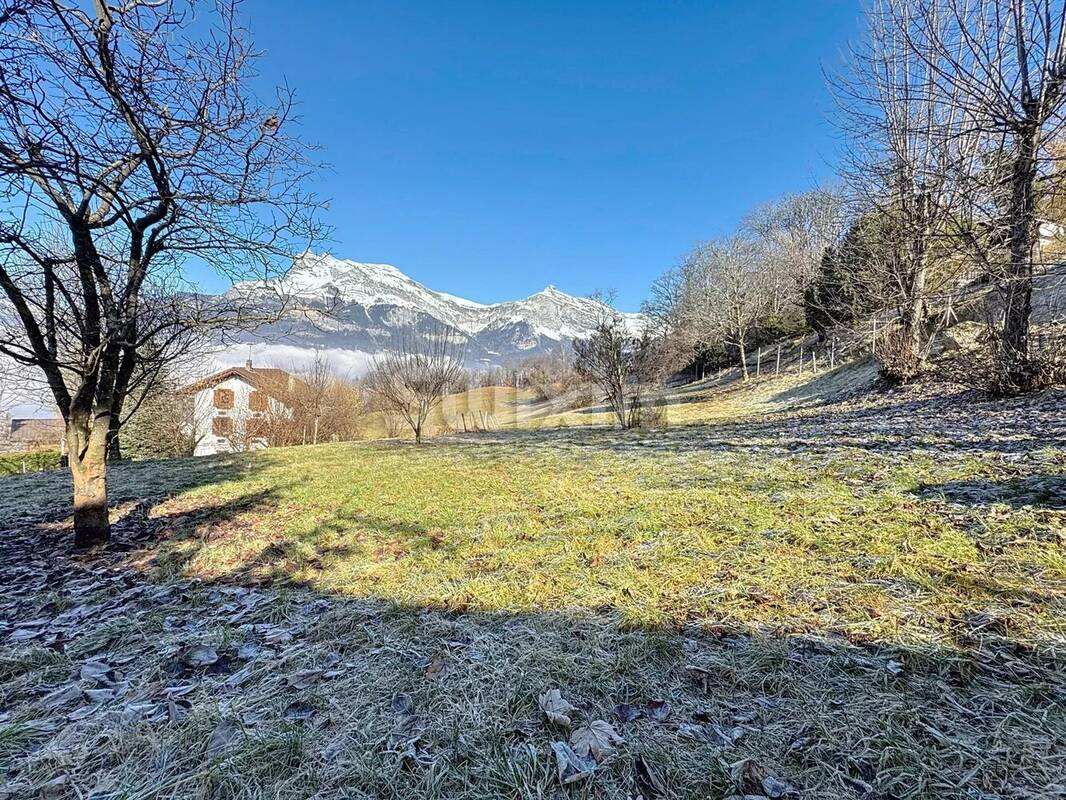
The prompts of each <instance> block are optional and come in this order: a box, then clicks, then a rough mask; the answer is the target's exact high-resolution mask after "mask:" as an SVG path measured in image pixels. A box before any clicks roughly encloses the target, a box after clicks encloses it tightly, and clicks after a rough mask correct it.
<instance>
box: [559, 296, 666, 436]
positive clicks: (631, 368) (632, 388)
mask: <svg viewBox="0 0 1066 800" xmlns="http://www.w3.org/2000/svg"><path fill="white" fill-rule="evenodd" d="M595 299H597V300H600V302H601V303H602V304H603V305H602V308H603V313H602V315H601V317H600V320H599V322H598V323H597V324H596V327H595V328H594V329H593V331H592V335H591V336H589V337H587V338H585V339H575V340H574V343H573V347H574V370H575V371H576V372H577V373H578V374H579V375H580V376H582V377H583V378H585V379H586V380H588V381H590V382H591V383H592V384H594V385H595V386H596V387H597V388H598V389H599V390H600V391H601V392H603V395H604V398H605V399H606V401H607V405H608V407H609V408H610V409H611V413H612V414H613V415H614V418H615V420H616V421H617V422H618V425H619V427H621V428H623V429H628V428H634V427H636V426H638V425H640V424H641V413H642V409H643V406H644V394H645V391H646V389H647V385H648V383H649V382H650V381H649V378H650V377H651V376H650V374H649V370H650V367H651V349H652V346H651V342H652V339H651V336H650V334H649V333H648V332H647V331H645V332H644V333H643V335H637V333H636V332H634V331H633V330H631V329H630V327H629V325H628V324H627V323H626V320H625V318H624V317H623V316H622V315H621V314H619V313H618V312H617V311H615V310H614V308H613V307H612V306H613V303H612V301H613V297H612V296H611V295H608V294H603V293H599V294H597V295H596V296H595Z"/></svg>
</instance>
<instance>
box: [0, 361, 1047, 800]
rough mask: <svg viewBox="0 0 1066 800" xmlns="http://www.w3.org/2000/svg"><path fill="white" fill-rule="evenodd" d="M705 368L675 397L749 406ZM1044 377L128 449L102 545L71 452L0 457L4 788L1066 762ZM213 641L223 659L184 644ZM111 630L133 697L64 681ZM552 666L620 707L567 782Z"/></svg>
mask: <svg viewBox="0 0 1066 800" xmlns="http://www.w3.org/2000/svg"><path fill="white" fill-rule="evenodd" d="M826 379H827V378H826V377H825V376H823V377H822V378H821V379H820V380H826ZM829 380H831V381H840V380H844V378H842V377H841V376H836V377H831V378H829ZM834 387H836V388H839V387H838V386H837V384H836V383H834ZM825 390H826V387H825V385H824V384H822V385H821V388H820V387H819V385H811V384H810V382H802V381H801V382H799V383H798V384H797V385H795V386H792V385H789V386H782V385H780V384H779V385H777V386H767V385H765V384H762V383H759V382H753V383H752V384H751V385H750V386H749V387H746V388H744V389H743V390H741V391H742V393H746V396H745V397H734V398H730V399H728V400H727V401H726V402H728V403H733V402H737V403H741V402H742V401H743V402H744V403H746V404H747V405H746V406H745V407H746V408H751V407H752V406H751V402H750V401H752V400H753V399H754V398H758V397H762V398H764V399H763V400H761V401H759V402H760V403H763V404H764V405H759V406H758V407H760V408H770V407H774V406H775V405H777V404H781V403H784V402H786V401H796V400H797V399H798V400H799V401H800V402H808V401H809V400H811V399H812V398H816V397H817V396H818V394H819V392H821V391H825ZM702 391H704V389H701V388H699V387H697V388H696V390H695V393H694V394H693V395H692V396H693V397H695V398H696V401H695V402H693V403H680V404H678V405H677V406H676V407H677V408H684V409H685V413H686V414H694V415H695V414H699V413H710V414H716V413H719V412H721V413H722V415H723V417H728V416H729V414H728V413H727V412H726V411H724V410H723V408H722V406H721V402H722V400H721V398H720V397H719V398H717V399H716V398H714V397H710V396H702V395H701V394H699V392H702ZM709 391H714V390H709ZM1040 402H1041V403H1043V405H1040V406H1039V407H1038V406H1034V405H1030V406H1025V405H991V404H986V405H980V404H974V405H972V406H967V407H964V408H961V409H960V410H958V411H955V412H952V411H951V410H950V408H948V407H944V408H936V409H933V410H930V409H926V410H925V411H924V412H923V411H922V410H921V409H920V408H919V409H917V410H915V409H913V408H911V407H910V406H908V405H907V404H906V403H901V402H899V401H896V400H893V399H892V398H888V399H887V400H883V401H881V405H880V406H879V405H877V403H875V402H871V404H870V405H869V407H864V408H863V409H862V413H858V412H857V411H856V410H855V409H851V408H841V409H836V410H832V409H824V408H823V409H809V410H808V411H805V412H803V413H795V414H783V415H776V416H771V417H766V418H761V417H755V418H750V417H747V418H745V419H741V420H728V419H725V418H723V419H721V420H720V421H719V422H717V423H716V424H714V425H710V426H701V425H695V426H690V427H676V426H675V427H672V428H670V429H668V430H665V431H656V432H651V433H648V432H644V433H633V434H619V433H614V432H610V431H607V430H604V429H598V430H597V429H589V428H581V429H570V430H554V431H541V432H536V431H534V432H530V431H511V432H507V431H501V432H498V433H490V434H486V435H482V436H477V437H459V438H455V439H445V440H438V441H436V442H434V443H432V444H430V445H427V446H424V447H422V448H416V447H414V446H413V445H410V444H407V443H392V444H367V443H362V444H353V445H335V446H320V447H315V448H294V449H292V450H287V451H282V450H276V451H264V452H259V453H255V454H250V455H246V456H240V457H227V458H215V459H200V460H195V461H182V462H166V463H155V464H132V465H122V466H121V467H119V468H117V469H116V470H115V473H116V480H115V486H116V489H117V491H116V495H117V499H118V500H119V502H120V505H121V506H122V507H121V508H120V509H119V510H117V511H116V516H121V515H122V514H123V513H125V512H127V511H129V509H130V506H131V505H132V504H133V503H134V502H138V503H139V506H138V508H136V509H134V510H132V511H130V512H129V513H128V514H127V515H126V516H125V518H124V519H123V521H122V522H120V523H119V528H118V530H119V534H120V543H119V544H120V547H118V548H116V549H115V550H114V551H112V552H110V553H106V554H102V555H100V556H98V557H95V558H92V559H88V560H78V559H73V558H72V557H71V556H70V554H69V553H67V552H66V551H65V538H64V537H65V530H64V528H63V526H62V524H52V523H48V522H46V520H47V519H48V518H49V517H50V516H54V511H55V506H54V498H57V497H63V496H64V492H65V491H66V488H65V480H64V479H63V478H62V476H60V475H27V476H19V477H15V478H8V479H5V480H4V482H3V485H2V489H3V490H4V495H3V500H2V501H0V528H7V529H9V530H8V532H7V533H6V534H3V535H2V539H0V541H2V542H3V549H2V551H0V552H2V554H3V556H4V557H3V559H0V583H4V585H5V586H9V587H12V589H11V591H9V592H7V593H6V594H5V595H4V596H3V597H0V619H3V620H6V622H4V623H0V638H4V637H6V641H5V643H4V644H3V647H2V648H0V798H4V797H5V794H4V793H5V792H7V795H6V797H9V798H16V797H17V798H22V797H32V796H34V795H35V793H38V792H39V791H40V790H41V788H42V787H43V786H45V785H46V784H48V782H50V781H51V782H54V783H53V789H54V790H55V792H56V793H55V794H54V796H55V797H64V798H65V797H85V796H91V797H95V798H97V799H98V800H103V798H116V800H117V798H123V799H125V798H175V799H176V798H220V797H221V798H256V799H258V798H297V797H299V798H312V797H313V798H335V797H336V798H364V797H365V798H371V797H375V798H380V797H387V798H424V797H440V798H478V799H479V800H481V799H482V798H516V797H560V796H575V797H611V798H614V797H617V798H623V797H626V798H630V797H634V796H636V793H637V792H638V791H640V792H642V793H643V796H645V797H646V798H649V800H650V798H651V797H654V796H657V795H661V796H663V797H677V798H690V797H691V798H708V797H709V798H725V797H727V796H730V795H738V796H741V795H744V794H754V795H759V794H765V793H766V792H767V789H766V787H765V786H764V785H762V784H761V780H760V779H761V778H762V777H766V776H773V777H775V778H779V779H780V780H782V781H785V782H787V785H788V787H789V790H788V796H792V797H807V798H856V797H871V798H872V797H881V798H930V797H937V798H940V797H943V798H1004V799H1006V798H1053V797H1061V796H1063V795H1064V793H1066V786H1064V784H1063V778H1062V776H1063V774H1064V773H1066V700H1064V698H1066V680H1064V678H1063V674H1064V671H1063V666H1064V663H1063V662H1064V659H1063V652H1064V649H1063V646H1064V644H1066V541H1064V530H1066V525H1064V520H1066V507H1064V506H1066V503H1064V502H1063V500H1062V498H1063V497H1064V496H1066V454H1064V451H1063V449H1062V447H1061V446H1060V445H1057V444H1055V441H1056V440H1059V441H1061V430H1060V429H1061V426H1062V416H1061V414H1060V413H1059V412H1060V411H1061V408H1062V406H1061V399H1057V398H1056V397H1053V396H1052V397H1049V398H1045V399H1044V400H1042V401H1040ZM700 407H703V410H702V411H700ZM249 584H259V586H258V587H256V588H248V586H249ZM17 624H22V625H23V627H22V628H21V629H20V630H22V631H23V633H17V631H16V630H15V626H16V625H17ZM27 632H28V633H27ZM16 634H17V635H16ZM189 644H208V645H211V646H213V647H215V648H216V649H217V651H218V653H219V654H220V656H221V658H220V665H219V666H212V667H210V668H208V669H202V668H200V669H191V670H190V669H186V668H182V667H181V666H180V665H178V666H175V654H177V653H179V652H180V650H181V648H183V647H185V646H187V645H189ZM242 645H244V646H245V649H243V650H242V649H241V646H242ZM248 645H255V646H257V647H258V648H259V650H258V651H256V650H254V649H248V648H247V646H248ZM242 654H243V655H242ZM93 659H96V660H101V659H103V660H106V661H107V662H108V663H109V664H110V665H111V666H112V667H113V670H114V675H113V676H111V677H110V678H109V680H112V681H113V683H114V684H115V686H116V687H118V688H117V689H116V691H115V693H114V696H112V697H109V698H107V699H104V700H100V701H99V702H97V701H90V700H89V699H88V698H87V697H86V696H85V695H80V696H79V698H78V699H77V700H73V701H71V702H70V703H69V704H67V705H65V706H62V707H50V706H52V704H53V703H54V697H55V695H54V694H51V693H52V692H54V691H55V690H57V689H64V687H69V686H70V685H72V684H73V685H76V686H77V687H78V688H79V689H80V690H85V689H88V688H91V687H92V686H93V683H92V681H91V680H86V679H81V680H79V679H78V676H79V671H80V669H81V667H82V665H84V664H85V663H86V662H87V661H90V660H93ZM306 670H315V671H316V672H313V673H308V672H305V671H306ZM235 675H237V676H240V679H239V680H238V679H236V678H234V676H235ZM235 684H239V685H235ZM294 684H295V685H294ZM551 688H559V689H560V690H561V691H562V693H563V695H564V697H566V698H567V699H568V700H569V701H570V702H572V703H573V704H574V705H575V706H577V707H578V711H577V712H576V714H575V724H576V725H580V724H583V723H584V722H587V721H590V720H595V719H603V720H607V721H610V722H611V723H612V724H613V725H614V726H615V728H616V729H617V730H618V732H619V733H620V734H621V735H622V736H623V737H624V739H625V741H624V743H622V744H619V745H618V747H617V749H616V750H615V751H614V752H613V753H611V754H609V755H607V756H606V757H604V758H603V759H602V761H601V763H600V764H599V765H598V766H597V768H596V770H595V772H594V773H593V775H592V776H591V777H590V778H589V779H587V780H585V781H581V782H578V783H575V784H573V785H571V786H568V787H562V786H561V785H560V783H559V779H558V777H557V776H556V772H555V762H554V758H553V755H552V751H551V749H550V746H551V743H552V742H558V741H565V740H566V738H567V736H568V731H566V730H563V729H560V728H558V727H557V726H553V725H552V724H550V723H548V722H547V721H546V720H545V719H544V716H543V715H542V714H541V713H540V711H539V709H538V705H537V698H538V696H539V695H540V694H541V693H543V692H545V691H546V690H548V689H551ZM397 695H407V696H409V697H410V700H411V702H412V704H413V707H412V708H411V709H410V710H409V711H408V710H407V709H406V706H405V703H404V702H400V703H398V704H396V703H394V700H395V699H396V697H397ZM50 697H51V698H53V699H52V700H50V699H49V698H50ZM650 701H666V702H668V703H669V704H670V707H671V711H670V713H669V715H668V716H667V717H666V718H665V719H661V720H658V721H655V720H652V719H649V718H648V717H647V715H644V716H641V717H639V718H637V719H628V717H629V716H630V715H628V714H626V715H623V718H619V715H618V712H617V711H616V707H617V706H618V705H619V704H626V705H629V706H632V707H634V708H637V709H642V708H644V707H645V705H646V704H647V703H648V702H650ZM397 708H400V709H401V711H400V712H397V711H396V709H397ZM81 709H85V710H81ZM294 716H296V717H305V718H302V719H295V718H293V717H294ZM220 722H226V724H225V725H223V726H221V728H220ZM715 725H716V726H718V728H719V729H720V730H721V731H723V732H725V733H726V734H728V738H729V739H732V738H733V735H734V734H735V735H736V740H735V741H726V740H722V739H721V738H720V737H718V734H716V733H714V728H713V727H708V726H715ZM219 730H228V731H230V733H231V734H232V735H230V736H226V737H223V738H224V739H225V741H224V742H222V744H221V746H220V747H219V748H218V750H217V752H215V751H212V753H211V754H210V755H209V754H208V752H207V745H208V742H209V740H211V739H212V736H213V735H215V734H217V733H218V731H219ZM694 734H695V735H696V737H697V738H695V739H694V738H692V737H693V735H694ZM216 738H217V736H216ZM635 764H636V765H639V769H638V768H637V766H635ZM645 768H647V769H648V770H650V771H651V772H652V773H653V774H654V776H655V778H656V780H655V781H654V784H655V787H658V788H655V787H651V788H649V785H648V782H647V780H646V779H645V780H643V781H642V780H641V778H642V776H643V775H644V772H645ZM94 789H95V790H96V793H95V794H93V793H92V792H93V790H94ZM49 791H50V790H49Z"/></svg>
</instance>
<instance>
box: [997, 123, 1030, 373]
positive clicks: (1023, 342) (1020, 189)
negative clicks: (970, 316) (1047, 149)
mask: <svg viewBox="0 0 1066 800" xmlns="http://www.w3.org/2000/svg"><path fill="white" fill-rule="evenodd" d="M1034 139H1035V133H1032V134H1029V133H1027V134H1025V135H1022V136H1020V137H1019V141H1018V150H1017V152H1016V154H1015V159H1014V165H1013V169H1012V171H1011V201H1010V220H1011V225H1010V264H1009V265H1008V269H1007V274H1006V276H1005V279H1004V281H1003V283H1002V284H1001V291H1002V293H1003V302H1004V309H1003V312H1004V316H1003V345H1004V349H1005V352H1004V356H1005V357H1006V359H1007V367H1008V370H1009V371H1010V372H1012V373H1015V374H1019V373H1020V372H1022V371H1024V370H1025V369H1026V366H1027V364H1026V362H1027V360H1028V356H1029V318H1030V316H1031V314H1032V295H1033V238H1034V230H1033V229H1034V222H1035V218H1036V207H1035V197H1034V194H1035V192H1034V184H1035V182H1036V151H1035V147H1036V145H1035V141H1034ZM1019 377H1023V376H1021V375H1020V374H1019Z"/></svg>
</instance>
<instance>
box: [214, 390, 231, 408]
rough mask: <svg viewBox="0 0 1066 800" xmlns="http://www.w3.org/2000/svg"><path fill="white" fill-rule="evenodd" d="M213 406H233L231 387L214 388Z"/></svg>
mask: <svg viewBox="0 0 1066 800" xmlns="http://www.w3.org/2000/svg"><path fill="white" fill-rule="evenodd" d="M215 408H233V390H232V389H215Z"/></svg>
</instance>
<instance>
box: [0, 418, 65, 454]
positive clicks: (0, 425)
mask: <svg viewBox="0 0 1066 800" xmlns="http://www.w3.org/2000/svg"><path fill="white" fill-rule="evenodd" d="M62 446H63V420H61V419H59V418H58V417H48V418H45V419H34V418H29V419H15V418H12V417H11V415H10V414H8V413H7V412H6V411H0V453H27V452H30V451H32V450H60V449H62Z"/></svg>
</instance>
